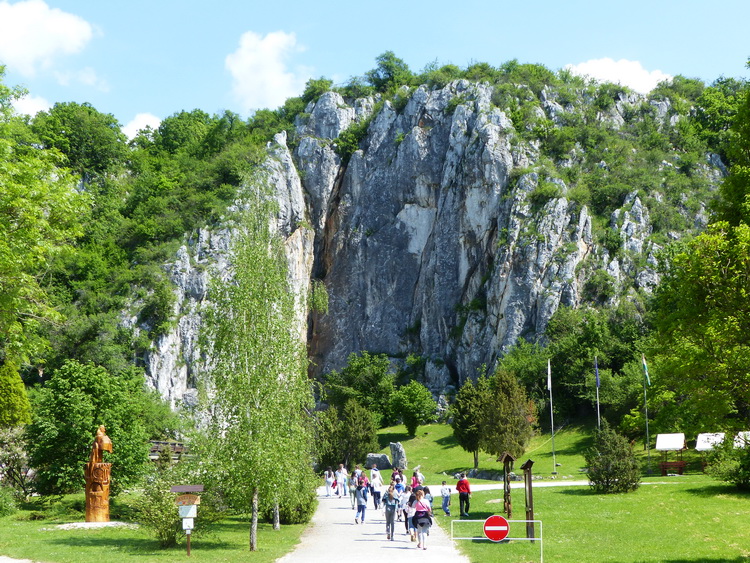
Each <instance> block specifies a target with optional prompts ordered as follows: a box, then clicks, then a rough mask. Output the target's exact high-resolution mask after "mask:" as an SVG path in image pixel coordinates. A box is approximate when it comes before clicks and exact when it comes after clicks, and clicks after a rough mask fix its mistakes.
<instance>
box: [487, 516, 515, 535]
mask: <svg viewBox="0 0 750 563" xmlns="http://www.w3.org/2000/svg"><path fill="white" fill-rule="evenodd" d="M509 531H510V526H509V525H508V521H507V520H506V519H505V518H504V517H503V516H500V515H498V514H495V515H494V516H490V517H489V518H487V520H485V521H484V535H485V536H487V539H488V540H490V541H503V540H504V539H505V538H506V537H508V532H509Z"/></svg>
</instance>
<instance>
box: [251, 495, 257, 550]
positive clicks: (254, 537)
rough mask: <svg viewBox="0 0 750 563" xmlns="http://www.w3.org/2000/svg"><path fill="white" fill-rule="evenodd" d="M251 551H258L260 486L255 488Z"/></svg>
mask: <svg viewBox="0 0 750 563" xmlns="http://www.w3.org/2000/svg"><path fill="white" fill-rule="evenodd" d="M250 551H258V487H255V488H253V515H252V519H251V521H250Z"/></svg>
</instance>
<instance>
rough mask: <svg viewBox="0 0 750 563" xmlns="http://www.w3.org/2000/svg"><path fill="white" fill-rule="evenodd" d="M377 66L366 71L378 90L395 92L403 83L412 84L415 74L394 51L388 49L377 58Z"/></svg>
mask: <svg viewBox="0 0 750 563" xmlns="http://www.w3.org/2000/svg"><path fill="white" fill-rule="evenodd" d="M375 61H376V62H377V63H378V64H377V66H376V67H375V68H374V69H372V70H368V71H367V72H366V73H365V77H366V78H367V81H368V82H369V83H370V84H371V85H372V86H373V87H375V89H376V90H377V91H378V92H395V90H396V89H397V88H399V87H400V86H403V85H407V86H409V85H411V83H412V81H413V79H414V74H413V73H412V71H411V70H410V69H409V66H408V65H407V64H406V63H405V62H404V61H403V60H402V59H400V58H398V57H397V56H396V55H395V54H394V53H393V51H386V52H385V53H383V54H381V55H378V56H377V57H376V58H375Z"/></svg>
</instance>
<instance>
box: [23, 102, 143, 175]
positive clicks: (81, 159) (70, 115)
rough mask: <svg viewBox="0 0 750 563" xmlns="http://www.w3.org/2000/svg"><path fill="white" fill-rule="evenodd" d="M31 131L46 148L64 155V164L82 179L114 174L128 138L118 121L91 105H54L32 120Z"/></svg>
mask: <svg viewBox="0 0 750 563" xmlns="http://www.w3.org/2000/svg"><path fill="white" fill-rule="evenodd" d="M32 130H33V131H34V132H35V133H36V134H37V135H38V136H39V139H40V140H41V141H42V144H43V145H44V146H45V147H46V148H54V149H57V150H58V151H60V152H61V153H62V154H64V155H65V157H66V165H67V166H68V167H69V168H70V169H71V170H74V171H75V172H76V173H77V174H79V175H80V176H81V177H83V178H84V179H90V178H93V177H100V178H101V177H103V176H105V175H106V174H107V173H109V172H114V171H116V170H117V169H118V168H119V167H121V166H122V165H123V163H124V161H125V158H126V157H127V153H128V147H127V138H126V137H125V135H124V134H123V132H122V131H121V130H120V124H119V123H118V121H117V119H115V117H114V116H113V115H112V114H108V113H106V114H105V113H101V112H99V111H97V110H96V109H94V107H93V106H91V104H87V103H84V104H78V103H76V102H64V103H57V104H55V105H54V106H53V107H52V109H50V110H49V111H42V112H39V113H38V114H37V115H36V117H34V119H33V122H32Z"/></svg>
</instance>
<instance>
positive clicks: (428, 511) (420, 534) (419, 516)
mask: <svg viewBox="0 0 750 563" xmlns="http://www.w3.org/2000/svg"><path fill="white" fill-rule="evenodd" d="M415 496H416V500H415V501H414V517H413V518H412V520H413V521H414V525H415V526H416V528H417V540H418V541H417V549H419V548H420V547H421V548H422V549H427V536H429V535H430V526H432V507H431V506H430V503H429V502H427V500H426V499H425V494H424V491H417V492H416V493H415Z"/></svg>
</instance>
